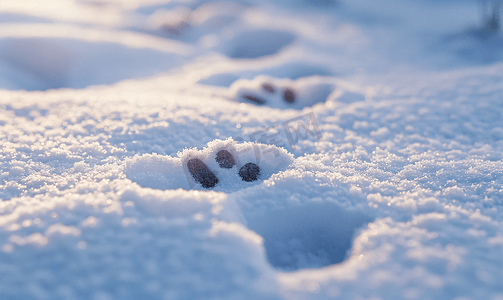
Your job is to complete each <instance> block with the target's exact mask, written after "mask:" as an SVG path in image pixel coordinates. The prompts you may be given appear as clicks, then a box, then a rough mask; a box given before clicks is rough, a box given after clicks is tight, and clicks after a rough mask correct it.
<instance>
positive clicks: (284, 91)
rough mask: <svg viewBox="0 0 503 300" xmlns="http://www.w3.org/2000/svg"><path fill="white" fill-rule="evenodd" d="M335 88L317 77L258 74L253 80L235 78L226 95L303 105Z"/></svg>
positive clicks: (284, 105) (322, 98)
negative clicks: (282, 76)
mask: <svg viewBox="0 0 503 300" xmlns="http://www.w3.org/2000/svg"><path fill="white" fill-rule="evenodd" d="M334 89H335V86H334V84H331V83H324V82H321V80H319V77H308V78H301V79H298V80H295V81H294V80H290V79H278V78H272V77H268V76H265V75H261V76H257V77H256V78H255V79H253V80H247V79H239V80H237V81H235V82H234V83H233V84H232V85H231V86H230V88H229V92H230V95H229V98H231V99H235V100H237V101H241V102H244V103H252V104H255V105H267V106H270V107H275V108H285V109H286V108H294V109H302V108H303V107H306V106H311V105H313V104H315V103H318V102H325V101H326V100H327V98H328V96H329V95H330V94H331V93H332V92H333V91H334Z"/></svg>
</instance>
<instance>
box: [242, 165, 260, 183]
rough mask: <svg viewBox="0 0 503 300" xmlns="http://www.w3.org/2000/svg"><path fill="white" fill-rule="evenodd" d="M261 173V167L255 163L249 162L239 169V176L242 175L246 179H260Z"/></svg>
mask: <svg viewBox="0 0 503 300" xmlns="http://www.w3.org/2000/svg"><path fill="white" fill-rule="evenodd" d="M259 175H260V168H259V166H257V165H256V164H254V163H247V164H246V165H244V166H243V167H241V169H240V170H239V176H241V178H242V179H243V180H244V181H249V182H250V181H255V180H257V179H258V176H259Z"/></svg>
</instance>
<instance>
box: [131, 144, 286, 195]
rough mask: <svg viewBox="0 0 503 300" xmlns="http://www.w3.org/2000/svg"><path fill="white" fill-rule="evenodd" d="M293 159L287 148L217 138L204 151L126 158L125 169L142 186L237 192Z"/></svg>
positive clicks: (270, 174)
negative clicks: (175, 155) (172, 155)
mask: <svg viewBox="0 0 503 300" xmlns="http://www.w3.org/2000/svg"><path fill="white" fill-rule="evenodd" d="M292 162H293V155H292V154H291V153H289V152H288V151H287V150H285V149H284V148H280V147H277V146H274V145H264V144H260V143H250V142H245V143H238V142H236V141H234V140H233V139H232V138H229V139H227V140H225V141H222V140H214V141H212V142H210V143H208V146H207V147H206V148H204V149H202V150H197V149H194V148H192V149H185V150H184V151H182V152H180V153H178V157H171V156H162V155H153V154H144V155H142V156H135V157H133V158H129V159H127V160H126V162H125V169H124V171H125V174H126V176H127V177H128V178H130V179H131V180H132V181H134V182H136V183H138V184H139V185H140V186H142V187H149V188H156V189H161V190H167V189H178V188H182V189H186V190H190V189H196V190H197V189H199V190H207V189H213V190H215V191H222V192H234V191H237V190H240V189H243V188H247V187H250V186H253V185H255V184H257V183H260V182H261V181H263V180H266V179H268V178H269V177H271V176H272V175H273V174H275V173H278V172H279V171H282V170H284V169H285V168H286V167H288V166H289V165H290V164H291V163H292ZM184 175H185V176H184Z"/></svg>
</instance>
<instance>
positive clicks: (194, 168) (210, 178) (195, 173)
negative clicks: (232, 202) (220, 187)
mask: <svg viewBox="0 0 503 300" xmlns="http://www.w3.org/2000/svg"><path fill="white" fill-rule="evenodd" d="M187 168H188V169H189V172H190V174H191V175H192V177H194V179H195V180H196V181H197V182H199V183H200V184H201V185H202V186H203V187H204V188H206V189H209V188H212V187H214V186H215V185H217V183H218V178H217V176H215V174H213V172H211V170H210V169H208V167H207V166H206V165H205V164H204V163H203V162H202V161H201V160H200V159H198V158H192V159H190V160H189V161H188V162H187Z"/></svg>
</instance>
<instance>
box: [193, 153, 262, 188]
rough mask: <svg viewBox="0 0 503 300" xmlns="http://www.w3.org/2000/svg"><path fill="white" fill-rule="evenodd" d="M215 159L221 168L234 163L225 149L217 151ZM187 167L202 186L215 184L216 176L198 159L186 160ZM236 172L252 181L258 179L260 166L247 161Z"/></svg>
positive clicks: (207, 186)
mask: <svg viewBox="0 0 503 300" xmlns="http://www.w3.org/2000/svg"><path fill="white" fill-rule="evenodd" d="M215 160H216V161H217V163H218V165H219V166H220V168H222V169H232V167H234V166H235V165H236V161H235V160H234V157H233V156H232V154H231V153H230V152H229V151H227V150H220V151H218V153H217V155H216V157H215ZM187 168H188V169H189V172H190V174H191V175H192V177H194V180H195V181H197V182H199V183H200V184H201V185H202V186H203V188H205V189H209V188H213V187H215V185H217V183H218V178H217V177H216V176H215V174H213V172H211V170H210V169H208V167H207V166H206V165H205V164H204V163H203V162H202V161H201V160H200V159H198V158H192V159H189V161H188V162H187ZM238 174H239V176H241V178H242V179H243V180H244V181H248V182H252V181H255V180H257V179H258V177H259V175H260V167H259V166H258V165H257V164H254V163H247V164H245V165H244V166H243V167H241V169H239V172H238Z"/></svg>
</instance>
